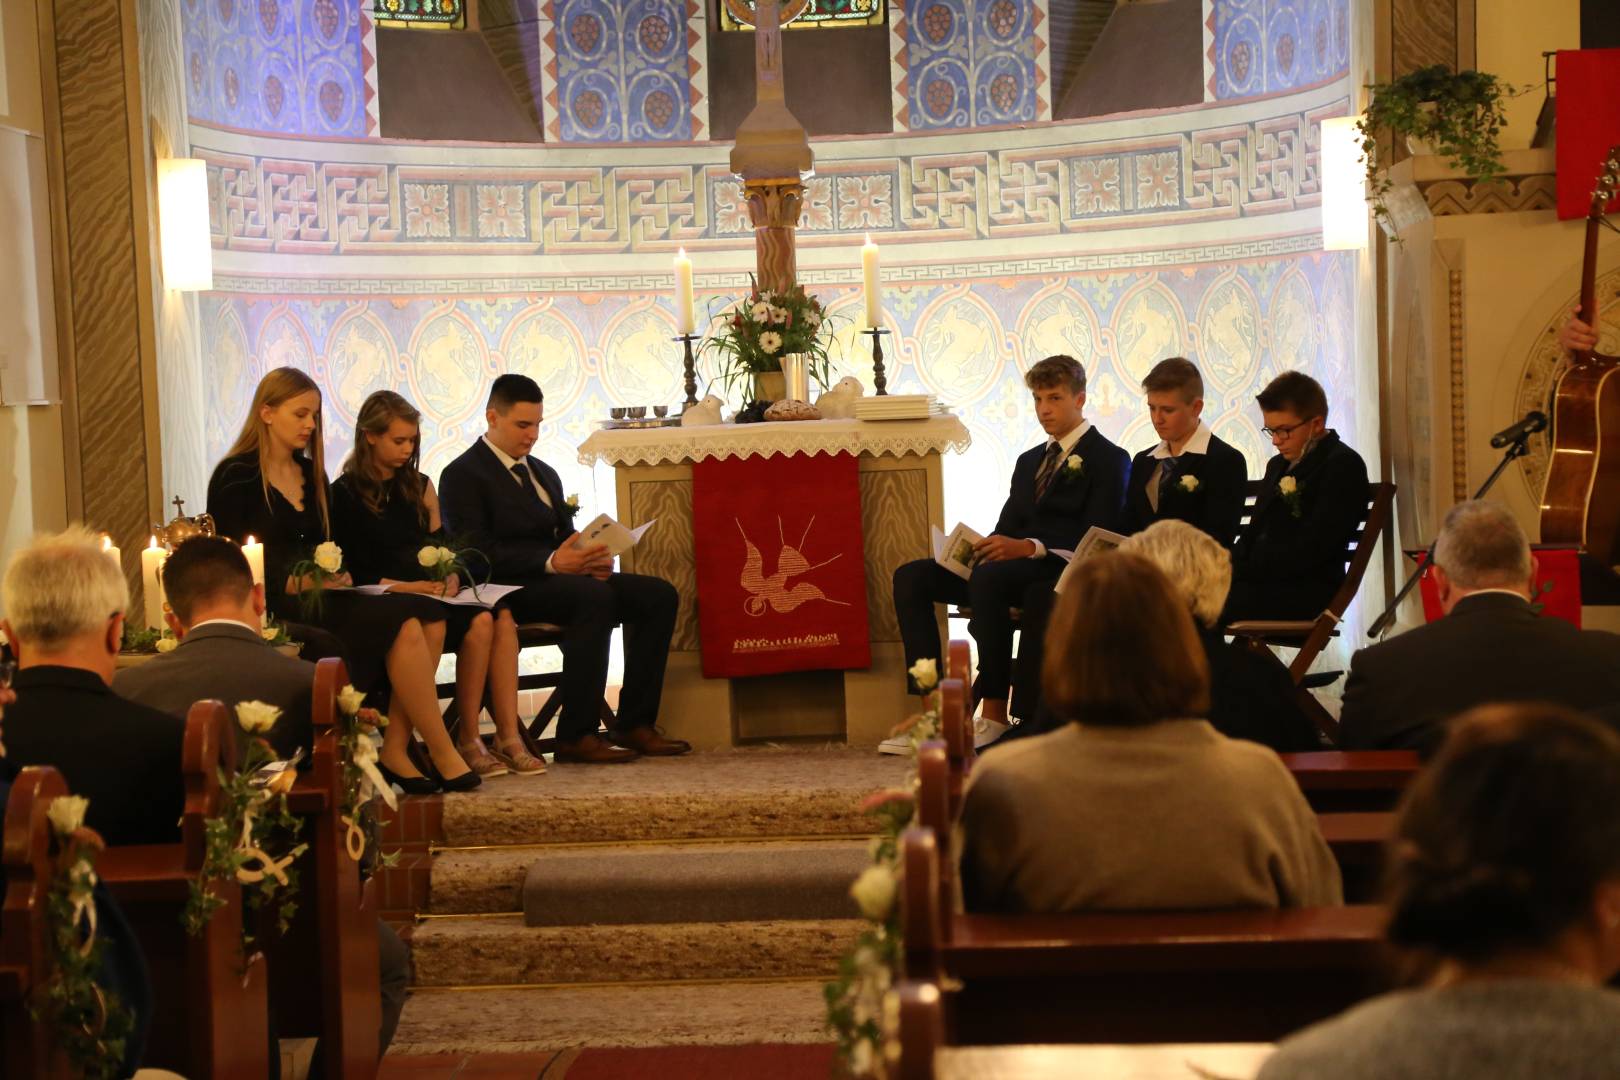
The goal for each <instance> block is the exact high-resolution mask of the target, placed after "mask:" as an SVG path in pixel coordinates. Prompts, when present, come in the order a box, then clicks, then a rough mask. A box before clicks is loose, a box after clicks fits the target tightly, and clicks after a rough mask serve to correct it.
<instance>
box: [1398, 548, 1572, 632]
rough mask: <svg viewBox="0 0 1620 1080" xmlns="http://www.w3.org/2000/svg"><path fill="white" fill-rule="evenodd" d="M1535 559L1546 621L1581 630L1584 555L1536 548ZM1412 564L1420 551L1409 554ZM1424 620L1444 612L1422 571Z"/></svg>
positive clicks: (1428, 576)
mask: <svg viewBox="0 0 1620 1080" xmlns="http://www.w3.org/2000/svg"><path fill="white" fill-rule="evenodd" d="M1532 549H1533V550H1534V552H1535V556H1536V599H1535V602H1536V603H1537V604H1540V605H1541V614H1542V617H1543V618H1548V619H1563V620H1564V621H1565V622H1567V623H1571V624H1573V625H1574V626H1575V628H1576V629H1577V630H1578V629H1580V626H1581V556H1580V552H1578V551H1576V550H1575V549H1574V548H1571V547H1547V548H1543V547H1534V546H1533V548H1532ZM1406 554H1407V555H1408V556H1409V557H1410V558H1411V559H1412V560H1413V561H1416V560H1418V559H1421V558H1423V554H1424V553H1423V552H1421V551H1408V552H1407V553H1406ZM1421 588H1422V590H1423V618H1424V621H1425V622H1434V621H1435V620H1436V619H1439V618H1442V617H1443V616H1444V615H1445V612H1443V611H1441V610H1440V595H1439V590H1437V589H1436V588H1435V585H1434V577H1433V575H1431V574H1430V573H1429V571H1428V570H1424V571H1423V578H1422V582H1421Z"/></svg>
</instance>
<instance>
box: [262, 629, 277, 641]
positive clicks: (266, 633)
mask: <svg viewBox="0 0 1620 1080" xmlns="http://www.w3.org/2000/svg"><path fill="white" fill-rule="evenodd" d="M259 636H260V637H262V638H264V640H266V641H274V640H276V638H278V637H280V636H281V631H280V630H279V629H278V628H276V627H274V626H267V627H265V628H264V629H263V630H260V631H259Z"/></svg>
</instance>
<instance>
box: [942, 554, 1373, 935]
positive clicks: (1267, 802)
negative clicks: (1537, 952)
mask: <svg viewBox="0 0 1620 1080" xmlns="http://www.w3.org/2000/svg"><path fill="white" fill-rule="evenodd" d="M1042 674H1043V690H1044V692H1045V697H1046V700H1047V701H1048V702H1050V703H1051V706H1052V708H1053V710H1054V711H1055V712H1057V714H1058V715H1060V716H1064V717H1067V718H1069V719H1070V720H1072V721H1073V722H1072V723H1069V724H1066V725H1065V726H1064V727H1062V728H1060V729H1059V730H1057V731H1054V732H1051V733H1050V734H1046V735H1041V736H1038V737H1036V738H1031V739H1024V740H1020V741H1019V742H1018V743H1016V744H1014V745H1011V746H1008V747H1006V748H1005V749H1003V750H1001V751H998V752H997V753H995V754H993V755H989V756H988V757H986V758H985V759H984V760H983V761H981V762H980V764H979V765H978V767H977V768H976V769H975V770H974V772H973V776H972V781H971V783H970V784H969V787H968V790H967V795H966V800H965V804H964V806H963V811H962V819H961V822H960V825H959V831H958V836H957V841H958V851H959V852H960V853H961V877H960V880H961V882H962V891H963V899H964V903H965V906H966V908H967V910H969V911H986V912H1058V911H1080V910H1154V909H1158V910H1163V909H1173V908H1245V907H1248V908H1260V907H1317V906H1327V905H1333V904H1338V903H1340V902H1341V900H1342V892H1341V888H1340V882H1339V868H1338V865H1337V864H1336V863H1335V862H1334V861H1333V855H1332V853H1331V852H1330V851H1329V850H1328V847H1327V844H1326V842H1325V841H1324V840H1323V839H1322V834H1321V832H1320V831H1319V830H1318V828H1317V824H1316V816H1315V814H1313V813H1312V811H1311V808H1310V807H1309V806H1308V805H1307V804H1306V802H1305V798H1304V796H1303V795H1301V794H1300V790H1299V787H1298V785H1297V784H1295V783H1294V779H1293V777H1292V776H1290V775H1289V773H1288V770H1287V769H1286V768H1284V766H1283V763H1282V761H1281V760H1280V759H1279V758H1278V757H1277V755H1276V754H1275V753H1273V752H1272V751H1271V750H1269V749H1267V748H1265V747H1263V746H1260V745H1258V744H1256V743H1251V742H1245V741H1240V740H1234V739H1229V738H1227V737H1226V736H1224V735H1221V734H1220V733H1219V732H1217V731H1216V730H1215V729H1214V728H1213V727H1211V726H1210V725H1209V723H1208V722H1207V721H1205V720H1201V719H1197V717H1199V716H1200V715H1201V714H1203V713H1204V712H1205V711H1206V710H1207V708H1208V705H1209V670H1208V666H1207V664H1206V662H1205V660H1204V652H1203V649H1202V647H1201V646H1200V645H1199V642H1198V636H1197V631H1196V630H1195V629H1194V627H1193V623H1192V617H1191V616H1190V615H1189V614H1188V613H1187V606H1186V604H1185V603H1184V602H1183V601H1182V600H1181V598H1180V597H1179V596H1178V595H1177V593H1176V591H1175V589H1174V587H1173V586H1172V585H1171V584H1170V582H1169V580H1168V579H1167V578H1166V577H1165V576H1164V574H1163V573H1162V572H1160V571H1159V570H1158V568H1157V567H1155V566H1154V565H1153V564H1152V563H1150V562H1148V561H1147V560H1146V559H1143V558H1141V557H1140V556H1136V555H1129V554H1125V553H1121V552H1114V553H1110V554H1106V555H1101V556H1097V557H1095V558H1092V559H1089V560H1087V561H1086V562H1085V563H1084V564H1082V565H1080V566H1079V567H1077V568H1076V569H1075V574H1074V576H1073V578H1072V579H1071V582H1070V583H1069V584H1068V585H1067V586H1066V587H1065V589H1064V592H1063V594H1062V596H1061V597H1060V598H1059V600H1058V604H1057V608H1056V610H1055V612H1054V613H1053V617H1052V622H1051V625H1050V627H1049V629H1048V636H1047V651H1046V661H1045V666H1044V669H1043V672H1042Z"/></svg>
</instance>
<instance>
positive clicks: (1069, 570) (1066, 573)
mask: <svg viewBox="0 0 1620 1080" xmlns="http://www.w3.org/2000/svg"><path fill="white" fill-rule="evenodd" d="M1124 542H1125V537H1123V536H1121V535H1120V534H1119V533H1117V532H1109V531H1108V530H1107V529H1104V528H1102V527H1101V526H1098V525H1093V526H1092V527H1091V528H1089V529H1087V530H1086V535H1084V536H1082V537H1081V538H1080V546H1079V547H1077V548H1075V549H1074V554H1073V555H1071V556H1069V565H1068V566H1065V567H1064V568H1063V573H1062V574H1061V575H1059V576H1058V579H1057V584H1055V585H1053V586H1052V591H1053V592H1062V591H1063V586H1065V585H1067V584H1068V583H1069V578H1070V576H1071V575H1072V574H1073V573H1074V568H1075V567H1076V566H1079V565H1080V564H1081V563H1082V562H1084V561H1085V560H1086V559H1089V558H1091V556H1093V555H1100V554H1102V553H1103V552H1105V551H1113V550H1114V549H1115V548H1117V547H1119V545H1121V544H1123V543H1124ZM1054 554H1057V553H1056V552H1054Z"/></svg>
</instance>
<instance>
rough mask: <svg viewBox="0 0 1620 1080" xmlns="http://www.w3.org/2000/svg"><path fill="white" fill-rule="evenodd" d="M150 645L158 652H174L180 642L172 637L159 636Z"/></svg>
mask: <svg viewBox="0 0 1620 1080" xmlns="http://www.w3.org/2000/svg"><path fill="white" fill-rule="evenodd" d="M152 647H153V648H154V649H156V650H157V651H158V652H165V653H166V652H174V650H176V649H178V648H179V647H180V643H179V642H178V641H176V640H175V639H174V638H172V637H160V638H158V639H157V642H156V643H155V644H154V645H153V646H152Z"/></svg>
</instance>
